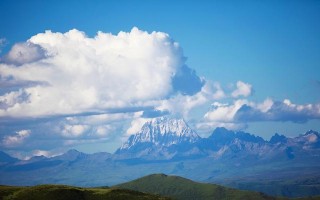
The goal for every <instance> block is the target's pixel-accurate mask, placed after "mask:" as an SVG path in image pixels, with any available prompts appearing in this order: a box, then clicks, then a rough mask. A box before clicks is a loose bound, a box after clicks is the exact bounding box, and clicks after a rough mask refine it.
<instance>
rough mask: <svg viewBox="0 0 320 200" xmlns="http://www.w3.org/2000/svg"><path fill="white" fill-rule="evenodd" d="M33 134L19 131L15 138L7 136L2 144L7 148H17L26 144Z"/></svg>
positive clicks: (27, 131)
mask: <svg viewBox="0 0 320 200" xmlns="http://www.w3.org/2000/svg"><path fill="white" fill-rule="evenodd" d="M30 134H31V131H30V130H20V131H17V132H16V133H15V134H14V135H13V136H11V135H8V136H5V137H4V138H3V140H2V144H3V145H4V146H6V147H15V146H18V145H20V144H22V143H23V142H24V140H25V139H26V138H28V137H29V136H30Z"/></svg>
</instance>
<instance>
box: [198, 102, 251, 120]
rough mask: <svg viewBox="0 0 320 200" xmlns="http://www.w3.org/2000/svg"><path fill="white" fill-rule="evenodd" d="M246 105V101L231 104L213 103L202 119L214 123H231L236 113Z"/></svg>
mask: <svg viewBox="0 0 320 200" xmlns="http://www.w3.org/2000/svg"><path fill="white" fill-rule="evenodd" d="M248 103H249V102H248V101H247V100H242V99H239V100H236V101H234V102H233V104H222V103H219V102H214V103H213V104H212V109H211V110H210V111H209V112H207V113H206V114H205V115H204V119H205V120H206V121H214V122H233V121H234V117H235V115H236V114H237V111H238V110H239V109H240V108H241V107H242V106H243V105H245V104H248Z"/></svg>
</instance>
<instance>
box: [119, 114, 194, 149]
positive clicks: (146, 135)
mask: <svg viewBox="0 0 320 200" xmlns="http://www.w3.org/2000/svg"><path fill="white" fill-rule="evenodd" d="M199 139H200V137H199V135H198V134H197V133H196V132H194V131H193V130H192V129H191V128H190V127H189V126H188V125H187V123H186V122H185V121H184V120H183V119H173V118H167V117H160V118H155V119H152V120H151V121H148V122H146V123H145V124H144V125H143V126H142V128H141V130H140V131H139V132H138V133H136V134H134V135H131V136H130V137H129V139H128V140H127V142H126V143H124V144H123V145H122V147H121V148H120V149H129V148H131V147H132V146H135V145H136V144H139V143H152V144H154V145H161V146H170V145H173V144H178V143H183V142H187V143H194V142H197V141H198V140H199Z"/></svg>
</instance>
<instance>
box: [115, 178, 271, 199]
mask: <svg viewBox="0 0 320 200" xmlns="http://www.w3.org/2000/svg"><path fill="white" fill-rule="evenodd" d="M115 187H116V188H125V189H131V190H137V191H140V192H147V193H152V194H160V195H163V196H168V197H172V198H174V199H178V200H180V199H181V200H191V199H197V200H209V199H254V200H259V199H274V198H273V197H270V196H267V195H265V194H262V193H258V192H249V191H241V190H236V189H230V188H226V187H223V186H219V185H214V184H205V183H197V182H193V181H191V180H188V179H185V178H182V177H178V176H167V175H165V174H153V175H149V176H145V177H142V178H139V179H136V180H134V181H131V182H128V183H124V184H120V185H117V186H115Z"/></svg>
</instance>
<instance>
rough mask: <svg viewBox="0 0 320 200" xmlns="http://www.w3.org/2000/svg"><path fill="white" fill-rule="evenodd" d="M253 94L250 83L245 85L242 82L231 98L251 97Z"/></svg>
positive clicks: (238, 83) (239, 82)
mask: <svg viewBox="0 0 320 200" xmlns="http://www.w3.org/2000/svg"><path fill="white" fill-rule="evenodd" d="M251 93H252V85H250V84H249V83H244V82H242V81H238V82H237V88H236V89H235V90H234V91H233V92H232V93H231V96H232V97H234V98H237V97H240V96H243V97H247V96H250V95H251Z"/></svg>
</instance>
